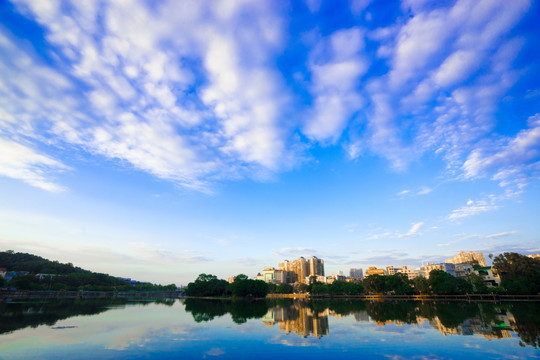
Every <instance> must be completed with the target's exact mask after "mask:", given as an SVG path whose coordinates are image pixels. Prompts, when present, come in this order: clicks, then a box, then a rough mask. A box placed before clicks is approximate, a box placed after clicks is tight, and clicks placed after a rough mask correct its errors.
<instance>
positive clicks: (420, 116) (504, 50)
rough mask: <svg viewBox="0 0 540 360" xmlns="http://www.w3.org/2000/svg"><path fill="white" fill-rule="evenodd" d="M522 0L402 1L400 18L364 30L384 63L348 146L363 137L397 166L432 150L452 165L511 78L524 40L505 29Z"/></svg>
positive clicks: (485, 132)
mask: <svg viewBox="0 0 540 360" xmlns="http://www.w3.org/2000/svg"><path fill="white" fill-rule="evenodd" d="M529 6H530V2H529V1H526V0H523V1H518V2H516V3H512V4H510V3H501V2H492V1H470V0H460V1H456V2H454V3H452V5H450V6H447V5H442V6H433V4H431V5H429V6H426V5H425V4H424V3H423V2H420V3H417V2H414V3H408V5H406V6H405V8H406V9H408V10H407V11H410V17H409V19H408V20H407V21H406V22H405V23H404V24H403V25H400V24H393V25H390V26H389V27H388V28H384V29H377V30H376V31H373V32H372V33H370V34H369V37H370V38H372V39H374V40H376V41H379V42H380V47H379V51H378V53H379V55H380V56H382V57H384V58H388V61H389V66H390V69H389V71H388V73H387V74H385V75H383V76H380V77H378V78H375V79H372V80H371V81H370V82H369V86H367V87H366V89H367V92H368V99H369V103H368V106H367V109H366V111H365V114H366V117H367V125H366V126H360V128H361V129H364V128H365V129H366V130H367V131H365V132H364V133H363V134H353V142H352V144H351V145H350V148H351V149H357V148H362V145H359V144H367V146H368V147H369V150H371V152H373V153H375V154H378V155H380V156H383V157H384V158H386V159H388V160H389V161H390V163H391V165H392V167H394V168H395V169H397V170H403V169H405V168H407V167H408V165H409V164H410V163H411V162H412V161H416V160H418V159H419V158H420V157H421V155H422V154H423V153H424V152H426V151H436V152H437V154H440V155H441V156H443V157H444V158H445V160H446V161H447V163H448V168H449V171H453V172H455V171H457V170H458V169H459V167H460V166H461V165H462V164H463V161H464V158H465V157H466V156H467V154H468V153H469V152H470V151H471V150H472V149H473V148H474V146H476V145H477V144H478V142H479V140H480V139H482V138H484V137H485V136H489V135H491V134H492V130H493V127H494V120H495V119H494V115H495V111H496V109H497V107H498V102H499V101H500V100H501V98H502V97H503V96H504V94H505V93H506V91H507V90H508V89H509V88H510V87H511V86H512V85H513V84H514V83H515V81H516V80H517V79H518V76H519V74H518V73H517V72H516V71H514V70H513V69H512V68H513V66H512V64H513V61H514V59H515V58H516V56H517V54H518V53H519V51H520V49H521V47H522V46H523V40H522V39H519V38H512V37H509V36H508V35H507V34H508V33H509V32H510V30H511V29H512V28H513V27H514V26H515V25H516V24H517V23H518V21H519V20H520V19H521V18H522V17H523V16H524V14H525V13H526V12H527V10H528V9H529ZM364 147H365V145H364ZM364 153H365V151H364ZM354 154H355V155H359V154H360V152H359V151H355V152H354Z"/></svg>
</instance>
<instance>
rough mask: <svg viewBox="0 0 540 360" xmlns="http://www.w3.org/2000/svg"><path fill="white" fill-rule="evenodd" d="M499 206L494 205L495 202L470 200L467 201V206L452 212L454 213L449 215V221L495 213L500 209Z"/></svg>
mask: <svg viewBox="0 0 540 360" xmlns="http://www.w3.org/2000/svg"><path fill="white" fill-rule="evenodd" d="M498 208H499V206H498V205H495V204H494V201H493V200H492V201H489V202H488V201H485V200H478V201H473V200H469V201H467V205H465V206H462V207H460V208H458V209H455V210H452V213H451V214H450V215H448V219H450V220H457V219H461V218H465V217H469V216H473V215H477V214H481V213H484V212H487V211H493V210H496V209H498Z"/></svg>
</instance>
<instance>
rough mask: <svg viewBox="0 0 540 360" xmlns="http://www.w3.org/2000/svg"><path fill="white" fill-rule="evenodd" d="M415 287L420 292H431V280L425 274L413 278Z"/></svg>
mask: <svg viewBox="0 0 540 360" xmlns="http://www.w3.org/2000/svg"><path fill="white" fill-rule="evenodd" d="M413 283H414V288H415V289H416V291H418V292H419V293H420V294H428V293H429V281H428V280H427V279H426V278H425V277H423V276H417V277H415V278H414V279H413Z"/></svg>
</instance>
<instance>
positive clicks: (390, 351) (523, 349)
mask: <svg viewBox="0 0 540 360" xmlns="http://www.w3.org/2000/svg"><path fill="white" fill-rule="evenodd" d="M189 301H190V302H188V303H187V304H186V302H185V301H183V300H171V301H168V302H166V303H148V302H145V303H137V302H123V303H122V302H120V303H119V302H115V303H107V302H106V301H101V302H100V301H97V302H96V301H90V302H85V301H71V302H70V301H64V303H60V304H59V303H54V302H53V303H51V302H50V301H43V302H39V301H33V302H12V303H2V304H0V305H1V306H0V322H1V324H0V358H1V359H57V360H58V359H203V358H205V359H277V358H281V359H287V358H296V359H307V358H309V359H332V358H336V359H394V360H401V359H535V358H540V351H539V350H538V349H537V348H536V346H538V344H539V334H540V330H539V328H540V324H538V322H537V320H536V319H537V315H538V309H539V307H538V304H537V303H533V304H530V303H529V304H526V305H522V304H502V305H501V304H488V305H485V304H480V305H476V304H472V305H471V304H463V305H456V304H438V305H434V304H424V305H422V304H416V303H408V304H407V305H406V306H404V305H403V304H402V303H383V304H373V303H364V302H357V303H355V302H346V303H339V302H322V303H309V304H306V303H301V302H293V301H282V302H278V303H269V302H259V303H235V304H234V305H233V304H232V303H231V302H227V301H214V302H213V301H204V300H189ZM404 309H408V310H409V311H408V312H407V313H406V314H404V313H403V311H404ZM512 310H513V311H514V313H515V314H514V313H512V312H511V311H512ZM400 311H401V312H400ZM464 313H467V314H468V315H467V314H464ZM523 314H525V316H524V315H523ZM518 315H519V316H518ZM520 331H521V333H520Z"/></svg>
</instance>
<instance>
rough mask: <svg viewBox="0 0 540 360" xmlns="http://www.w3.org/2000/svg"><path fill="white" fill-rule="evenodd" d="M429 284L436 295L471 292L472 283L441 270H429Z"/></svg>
mask: <svg viewBox="0 0 540 360" xmlns="http://www.w3.org/2000/svg"><path fill="white" fill-rule="evenodd" d="M429 285H430V287H431V291H432V292H433V293H434V294H436V295H449V294H467V293H472V290H473V289H472V285H471V283H469V282H468V281H467V280H465V279H461V278H457V277H455V276H452V275H450V274H448V273H447V272H444V271H442V270H431V271H430V272H429Z"/></svg>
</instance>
